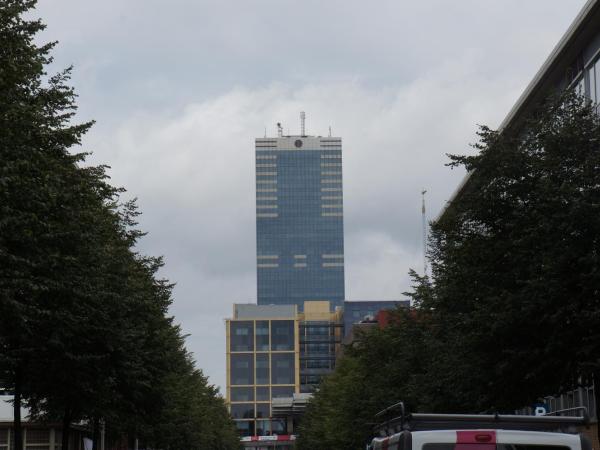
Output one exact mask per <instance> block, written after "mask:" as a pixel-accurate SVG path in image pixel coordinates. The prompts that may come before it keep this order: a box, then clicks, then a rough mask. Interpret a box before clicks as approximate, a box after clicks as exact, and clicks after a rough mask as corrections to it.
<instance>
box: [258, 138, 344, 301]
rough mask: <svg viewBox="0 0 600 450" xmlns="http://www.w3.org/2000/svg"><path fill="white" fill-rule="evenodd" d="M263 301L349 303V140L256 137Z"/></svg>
mask: <svg viewBox="0 0 600 450" xmlns="http://www.w3.org/2000/svg"><path fill="white" fill-rule="evenodd" d="M256 244H257V245H256V248H257V251H256V258H257V284H258V294H257V299H258V304H259V305H269V304H279V305H298V308H300V309H301V308H302V307H303V304H304V302H305V301H311V300H328V301H329V302H330V305H331V307H332V309H335V307H336V306H343V303H344V212H343V191H342V139H341V138H339V137H313V136H280V137H277V138H259V139H256Z"/></svg>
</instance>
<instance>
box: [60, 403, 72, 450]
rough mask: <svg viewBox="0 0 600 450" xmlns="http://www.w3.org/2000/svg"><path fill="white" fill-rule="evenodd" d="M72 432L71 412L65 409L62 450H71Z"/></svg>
mask: <svg viewBox="0 0 600 450" xmlns="http://www.w3.org/2000/svg"><path fill="white" fill-rule="evenodd" d="M70 432H71V410H70V409H69V408H65V414H64V416H63V423H62V447H61V450H69V437H70V436H69V434H70Z"/></svg>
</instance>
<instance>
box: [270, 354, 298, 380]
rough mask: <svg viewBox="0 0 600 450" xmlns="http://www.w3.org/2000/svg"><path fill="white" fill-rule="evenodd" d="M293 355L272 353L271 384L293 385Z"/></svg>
mask: <svg viewBox="0 0 600 450" xmlns="http://www.w3.org/2000/svg"><path fill="white" fill-rule="evenodd" d="M294 356H295V355H294V353H274V354H272V355H271V361H272V365H271V384H294V378H295V376H294V375H295V364H294V363H295V358H294Z"/></svg>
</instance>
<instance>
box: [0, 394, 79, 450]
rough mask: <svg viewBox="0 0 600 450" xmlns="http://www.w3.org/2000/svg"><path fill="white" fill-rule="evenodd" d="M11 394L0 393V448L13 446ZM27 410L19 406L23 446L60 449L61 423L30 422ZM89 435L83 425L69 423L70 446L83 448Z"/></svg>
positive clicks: (3, 449) (74, 448)
mask: <svg viewBox="0 0 600 450" xmlns="http://www.w3.org/2000/svg"><path fill="white" fill-rule="evenodd" d="M12 400H13V396H12V395H10V394H5V393H2V394H0V450H9V449H12V448H14V446H13V444H14V442H13V441H14V434H13V433H14V428H13V426H14V423H13V421H14V415H13V405H12ZM28 415H29V411H28V410H27V409H26V408H21V417H22V421H21V425H22V427H23V428H22V429H23V448H24V449H26V450H36V449H39V450H60V448H61V441H62V424H60V423H38V422H31V421H30V420H29V418H28ZM86 436H89V432H88V430H87V429H86V428H85V427H82V426H79V425H71V431H70V437H69V440H70V448H71V449H72V450H84V441H85V440H86V439H87V438H86ZM87 440H88V441H89V439H87Z"/></svg>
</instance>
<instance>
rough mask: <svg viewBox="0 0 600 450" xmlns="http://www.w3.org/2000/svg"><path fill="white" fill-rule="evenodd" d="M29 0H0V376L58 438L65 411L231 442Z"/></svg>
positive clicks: (181, 441)
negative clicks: (39, 40) (91, 160)
mask: <svg viewBox="0 0 600 450" xmlns="http://www.w3.org/2000/svg"><path fill="white" fill-rule="evenodd" d="M35 4H36V2H35V1H34V0H2V1H0V380H1V381H2V385H3V387H4V388H6V389H9V390H11V391H13V392H14V393H15V412H16V413H17V412H18V411H19V409H20V408H19V406H20V404H21V402H23V403H25V404H26V405H27V406H29V407H30V409H31V411H32V414H33V415H34V417H36V418H37V419H39V420H46V419H48V420H52V421H55V420H58V419H60V420H62V421H63V423H64V432H63V447H62V448H64V449H68V430H69V425H70V424H71V423H72V422H75V421H77V422H79V421H87V422H88V423H90V425H94V426H95V431H97V429H98V425H99V423H100V422H101V421H102V422H104V423H105V424H106V426H107V429H108V432H109V434H110V435H113V436H115V438H118V437H120V436H124V435H131V436H136V437H139V438H141V439H143V440H144V441H145V442H147V443H149V444H150V445H153V446H154V447H155V448H156V447H158V446H159V445H160V448H163V449H180V448H190V449H201V448H215V449H233V448H237V447H238V446H239V442H238V440H237V437H236V434H235V430H234V429H233V426H232V422H231V420H230V418H229V416H228V414H227V412H226V409H225V405H224V402H223V400H222V398H221V397H220V396H219V393H218V391H217V390H216V389H215V388H214V387H213V386H211V385H209V383H208V380H207V379H206V377H204V376H203V375H202V372H201V371H199V370H197V369H196V368H195V367H194V363H193V360H192V358H191V356H190V355H189V354H188V353H187V351H186V350H185V346H184V336H183V335H182V333H181V331H180V329H179V327H178V326H177V325H175V324H174V323H173V318H172V317H170V316H169V314H168V309H169V306H170V304H171V302H172V292H171V291H172V284H170V283H169V282H168V280H164V279H161V278H160V277H159V275H158V271H159V270H160V268H161V266H162V265H163V262H162V259H161V258H155V257H148V256H144V255H141V254H139V253H138V251H137V250H136V246H137V244H138V242H139V239H140V238H141V237H142V236H143V233H142V232H141V231H140V230H139V229H138V228H137V223H136V216H137V215H138V214H139V213H138V211H137V209H136V206H135V202H124V201H123V200H122V199H121V195H122V194H123V192H124V190H123V189H120V188H115V187H113V186H112V185H111V184H110V182H109V179H108V176H107V174H106V167H104V166H90V165H88V164H86V161H85V159H86V156H87V155H86V154H85V153H76V152H74V151H73V149H74V148H75V147H76V146H78V145H80V143H81V139H82V136H83V135H84V134H85V133H86V132H87V131H88V130H89V128H90V127H91V126H92V123H91V122H88V123H83V124H73V123H72V121H73V119H74V114H75V112H76V103H75V97H76V96H75V93H74V91H73V89H72V88H71V87H70V86H69V85H68V82H69V76H70V69H67V70H65V71H63V72H60V73H58V74H56V75H52V76H48V75H47V74H46V72H45V70H46V68H47V67H48V65H49V64H50V63H51V62H52V58H51V56H50V52H51V50H52V48H53V47H54V45H55V44H54V43H50V44H45V45H37V44H36V41H35V38H36V34H37V33H38V32H39V31H41V30H42V29H43V28H44V25H43V24H42V23H41V22H40V21H39V20H30V19H26V18H25V16H26V14H27V13H29V12H30V11H31V10H32V9H33V8H34V6H35ZM15 422H16V423H15V433H14V436H15V443H14V448H15V449H16V450H21V449H22V442H20V441H21V436H20V421H19V417H18V416H17V417H16V420H15ZM157 429H159V430H161V433H157V432H155V431H154V430H157ZM96 434H97V433H96Z"/></svg>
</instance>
